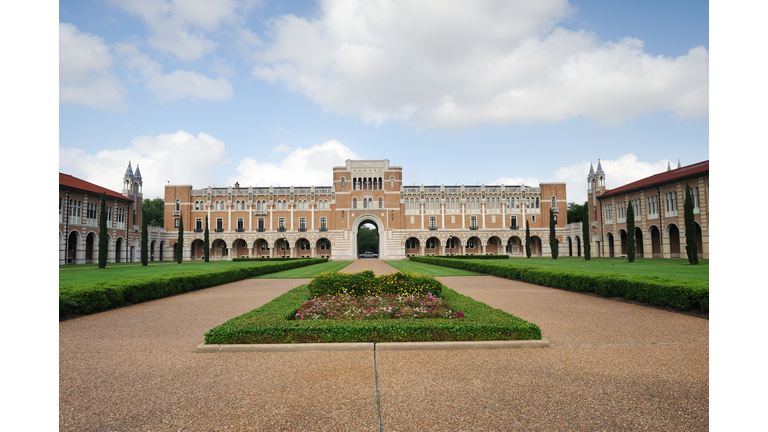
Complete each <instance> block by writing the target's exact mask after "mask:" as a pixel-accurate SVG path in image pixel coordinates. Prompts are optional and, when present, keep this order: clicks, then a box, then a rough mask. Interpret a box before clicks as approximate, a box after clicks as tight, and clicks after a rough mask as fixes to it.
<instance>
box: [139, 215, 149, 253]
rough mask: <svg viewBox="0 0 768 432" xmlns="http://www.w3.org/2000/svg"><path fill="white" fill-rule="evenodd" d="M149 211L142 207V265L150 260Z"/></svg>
mask: <svg viewBox="0 0 768 432" xmlns="http://www.w3.org/2000/svg"><path fill="white" fill-rule="evenodd" d="M147 219H149V218H148V217H147V213H146V212H145V211H144V209H143V208H142V209H141V265H143V266H146V265H147V262H148V261H149V245H148V243H149V240H148V237H149V235H148V233H147Z"/></svg>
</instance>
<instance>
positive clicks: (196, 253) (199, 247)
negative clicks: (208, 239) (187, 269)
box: [190, 239, 205, 261]
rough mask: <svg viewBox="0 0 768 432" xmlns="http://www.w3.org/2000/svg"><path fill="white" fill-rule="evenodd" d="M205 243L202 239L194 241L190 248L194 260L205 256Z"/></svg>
mask: <svg viewBox="0 0 768 432" xmlns="http://www.w3.org/2000/svg"><path fill="white" fill-rule="evenodd" d="M203 246H204V243H203V241H202V240H200V239H195V240H193V241H192V244H191V245H190V248H191V249H192V260H193V261H194V260H199V259H204V258H205V251H204V250H203Z"/></svg>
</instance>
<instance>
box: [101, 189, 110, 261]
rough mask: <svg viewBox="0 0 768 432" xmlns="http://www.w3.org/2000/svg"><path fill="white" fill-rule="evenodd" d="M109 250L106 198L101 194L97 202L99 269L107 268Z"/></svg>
mask: <svg viewBox="0 0 768 432" xmlns="http://www.w3.org/2000/svg"><path fill="white" fill-rule="evenodd" d="M108 248H109V234H108V233H107V196H106V195H105V194H104V192H102V193H101V201H100V202H99V268H100V269H103V268H106V267H107V250H108Z"/></svg>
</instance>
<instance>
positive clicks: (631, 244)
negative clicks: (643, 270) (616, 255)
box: [627, 201, 637, 263]
mask: <svg viewBox="0 0 768 432" xmlns="http://www.w3.org/2000/svg"><path fill="white" fill-rule="evenodd" d="M636 251H637V246H636V245H635V209H634V208H633V207H632V201H630V202H629V205H628V206H627V261H629V262H631V263H632V262H635V252H636Z"/></svg>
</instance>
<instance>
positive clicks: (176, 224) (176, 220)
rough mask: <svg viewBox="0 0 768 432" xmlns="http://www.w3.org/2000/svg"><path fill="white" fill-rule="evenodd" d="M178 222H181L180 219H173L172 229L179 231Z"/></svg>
mask: <svg viewBox="0 0 768 432" xmlns="http://www.w3.org/2000/svg"><path fill="white" fill-rule="evenodd" d="M180 220H181V219H174V220H173V227H174V228H176V229H179V221H180Z"/></svg>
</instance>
